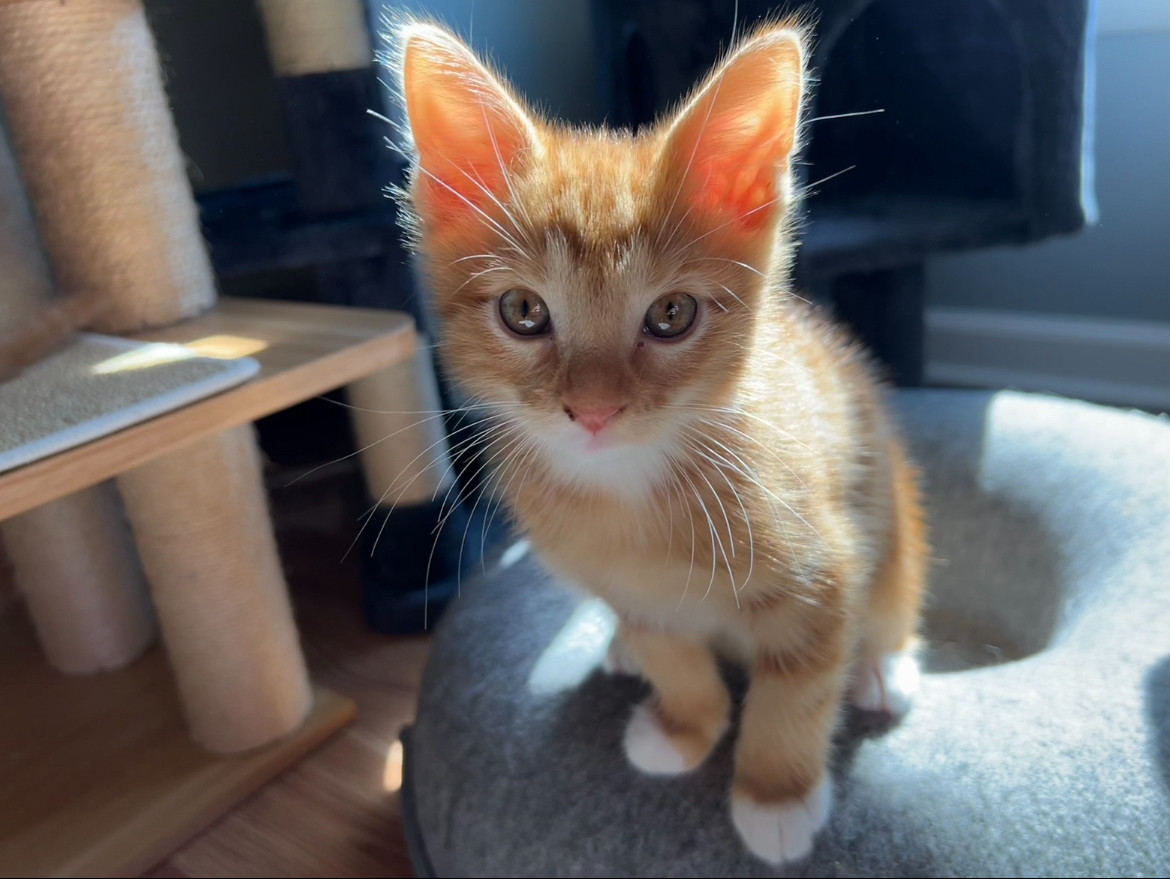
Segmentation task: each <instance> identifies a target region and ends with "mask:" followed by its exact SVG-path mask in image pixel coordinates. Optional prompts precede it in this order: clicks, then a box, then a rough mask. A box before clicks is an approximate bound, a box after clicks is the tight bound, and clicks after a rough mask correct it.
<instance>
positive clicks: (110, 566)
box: [0, 130, 156, 674]
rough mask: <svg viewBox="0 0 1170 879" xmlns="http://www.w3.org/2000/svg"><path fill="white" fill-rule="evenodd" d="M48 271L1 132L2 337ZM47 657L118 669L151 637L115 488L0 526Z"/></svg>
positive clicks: (44, 283)
mask: <svg viewBox="0 0 1170 879" xmlns="http://www.w3.org/2000/svg"><path fill="white" fill-rule="evenodd" d="M51 302H52V286H51V283H50V281H49V273H48V267H47V266H46V264H45V260H44V256H43V254H42V253H41V250H40V243H39V242H38V241H37V236H36V230H35V228H34V227H33V220H32V216H31V214H30V211H29V207H28V202H27V199H26V198H25V193H24V189H23V187H22V186H21V181H20V178H19V175H18V173H17V169H16V165H15V162H14V161H13V157H12V153H11V151H10V150H9V148H8V142H7V138H6V137H5V135H4V131H3V130H0V338H10V337H12V336H14V335H16V334H19V333H21V332H22V331H24V330H26V329H27V327H28V326H29V325H32V324H34V323H35V322H36V321H38V320H39V319H41V318H42V316H43V314H44V313H45V309H46V308H47V307H48V306H49V304H50V303H51ZM0 542H2V543H3V544H4V545H5V547H6V549H7V554H8V556H9V559H10V560H11V562H12V568H13V575H14V580H15V582H16V585H17V588H18V589H19V590H20V592H22V593H23V595H24V597H25V603H26V605H27V607H28V611H29V615H30V616H31V618H32V622H33V626H34V628H35V629H36V631H37V635H38V638H39V640H40V644H41V647H42V649H43V650H44V652H45V656H46V658H47V659H48V660H49V662H50V663H51V664H52V665H53V666H55V667H56V668H57V669H58V670H60V671H63V672H65V673H67V674H91V673H93V672H98V671H106V670H111V669H115V668H119V667H121V666H123V665H125V664H126V663H128V662H130V661H131V660H132V659H134V658H135V657H137V656H138V655H139V654H140V653H142V651H143V650H145V649H146V647H147V646H149V645H150V644H151V643H152V642H153V641H154V639H155V635H156V628H155V621H154V614H153V612H152V610H151V607H150V599H149V597H148V595H147V591H146V583H145V581H144V580H143V578H142V572H141V569H140V567H139V564H138V557H137V555H136V554H135V552H134V544H133V542H132V540H131V539H130V531H129V529H128V527H127V525H126V522H125V518H124V516H123V514H122V508H121V503H120V501H119V498H118V494H117V491H116V490H115V488H114V485H113V483H105V484H102V485H98V486H95V487H94V488H91V489H88V490H86V491H83V492H79V493H78V494H75V495H72V496H70V497H66V498H62V499H60V500H58V501H54V502H53V503H50V504H46V505H44V506H42V507H40V508H38V509H35V510H31V511H30V512H27V513H24V514H23V515H21V516H17V517H16V518H14V519H10V520H8V521H6V522H2V523H0Z"/></svg>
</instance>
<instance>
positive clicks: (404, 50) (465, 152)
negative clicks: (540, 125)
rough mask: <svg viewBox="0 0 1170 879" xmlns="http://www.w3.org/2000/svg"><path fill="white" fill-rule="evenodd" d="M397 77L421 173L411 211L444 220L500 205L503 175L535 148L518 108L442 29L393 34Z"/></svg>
mask: <svg viewBox="0 0 1170 879" xmlns="http://www.w3.org/2000/svg"><path fill="white" fill-rule="evenodd" d="M398 37H399V41H400V48H401V53H400V65H401V68H400V74H401V82H402V93H403V97H404V99H405V101H406V111H407V115H408V116H409V118H410V130H411V135H412V137H413V139H414V146H415V150H416V151H417V153H418V164H419V167H420V169H421V173H420V174H419V176H418V179H417V180H416V183H415V190H414V199H415V203H416V207H417V208H418V209H419V211H420V213H422V214H423V215H424V216H435V215H438V216H439V217H441V218H443V219H458V218H459V217H460V216H464V215H467V214H471V213H474V212H475V210H476V209H477V208H478V209H482V208H483V207H484V206H485V205H486V204H487V203H488V202H490V201H491V200H492V198H493V197H494V198H499V199H502V198H503V196H504V194H505V193H506V191H507V175H508V174H509V173H510V172H511V171H512V170H513V169H514V168H515V167H516V166H517V165H518V164H519V163H520V162H521V161H523V159H524V157H525V156H526V155H527V154H528V153H529V152H531V151H532V150H533V149H534V148H535V147H536V143H537V141H536V130H535V128H534V126H533V124H532V122H531V121H530V120H529V118H528V114H527V113H525V111H524V109H523V107H521V105H520V103H519V102H518V101H517V100H516V99H515V98H514V97H512V95H511V94H510V93H509V91H508V89H507V88H506V87H505V86H504V85H503V84H502V83H501V82H500V81H499V80H498V79H497V78H496V77H495V76H493V75H492V73H491V72H490V71H489V70H488V69H487V68H486V67H485V66H484V65H483V64H481V63H480V62H479V60H478V59H477V58H476V57H475V55H474V54H473V53H472V51H471V50H470V49H468V48H467V46H465V45H464V44H463V43H462V42H461V41H460V40H459V38H458V37H456V36H455V35H454V34H452V33H450V32H449V31H447V30H445V29H443V28H441V27H437V26H435V25H430V24H410V25H406V26H404V27H403V28H401V30H400V31H399V34H398Z"/></svg>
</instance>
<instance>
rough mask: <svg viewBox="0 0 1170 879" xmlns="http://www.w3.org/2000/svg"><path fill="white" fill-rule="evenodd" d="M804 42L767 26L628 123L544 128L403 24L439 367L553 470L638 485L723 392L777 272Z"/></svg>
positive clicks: (782, 265) (424, 30)
mask: <svg viewBox="0 0 1170 879" xmlns="http://www.w3.org/2000/svg"><path fill="white" fill-rule="evenodd" d="M804 54H805V53H804V50H803V39H802V33H801V30H800V29H799V28H798V27H796V26H791V25H784V26H772V27H768V28H765V29H762V30H760V31H758V32H757V33H756V34H755V35H754V36H752V37H751V38H749V39H747V40H746V41H744V42H743V43H742V44H741V45H740V46H739V47H738V48H736V50H735V51H734V52H732V53H731V54H730V55H729V56H728V57H727V58H726V60H725V61H724V62H723V63H722V64H721V65H720V66H719V67H718V68H717V69H716V70H715V71H714V72H713V73H712V74H711V76H710V77H709V78H708V79H707V81H706V82H705V83H703V84H702V85H701V86H700V87H699V88H697V89H696V90H695V92H694V94H693V95H692V96H691V97H690V98H689V99H688V100H687V101H686V102H685V103H684V104H683V105H682V107H681V108H680V109H679V110H678V112H677V113H675V114H673V116H671V117H670V118H667V119H665V120H663V121H662V122H661V123H660V124H658V125H657V126H656V127H654V128H653V129H651V130H648V131H646V132H644V133H640V134H638V135H637V136H633V135H630V134H628V133H625V132H614V131H607V130H580V129H569V128H566V127H563V126H560V125H557V124H555V123H551V122H548V121H545V120H542V119H540V118H538V117H537V116H536V115H535V114H534V113H533V112H532V111H530V110H529V109H528V108H526V107H525V106H524V104H523V103H522V102H521V101H520V100H519V99H518V98H517V97H516V96H515V95H514V94H513V93H512V92H511V90H510V89H509V88H508V87H507V86H506V85H505V84H504V83H503V82H502V81H501V80H500V78H499V77H497V76H496V75H494V74H493V73H492V72H491V71H490V70H489V69H488V68H487V67H485V66H484V65H483V64H482V63H480V62H479V61H478V60H477V59H476V57H475V56H474V55H473V54H472V52H471V51H470V50H469V49H468V48H467V47H466V46H465V45H464V44H463V43H461V42H460V41H459V40H458V39H457V38H456V37H455V36H453V35H452V34H450V33H449V32H448V31H446V30H443V29H441V28H439V27H435V26H432V25H423V24H411V25H407V26H405V27H403V28H401V30H400V32H399V52H398V55H397V59H398V60H397V67H398V70H399V73H400V84H401V88H402V94H403V96H404V99H405V104H406V109H407V114H408V117H409V121H410V130H411V135H412V139H413V144H414V150H415V159H416V161H415V165H414V171H413V174H412V178H411V183H410V186H409V191H408V193H407V195H408V199H407V204H408V208H409V214H410V219H411V222H412V231H413V232H414V234H415V242H416V245H417V248H418V250H419V252H420V255H421V257H422V261H423V267H424V268H425V270H426V272H427V274H428V276H429V281H430V285H431V291H430V292H431V296H432V298H433V304H434V306H435V309H436V312H437V314H438V317H439V321H440V332H441V335H442V340H441V341H442V348H441V350H442V356H443V360H444V365H445V367H446V369H447V371H448V372H449V373H450V374H451V376H452V377H453V378H454V379H455V380H456V381H457V382H458V383H459V384H461V385H462V387H463V388H464V390H465V391H467V392H468V393H469V394H471V395H473V397H474V398H476V399H477V400H479V401H482V402H484V403H487V404H488V405H490V406H492V407H493V408H495V409H496V410H497V411H498V412H500V413H502V414H504V415H505V416H507V417H508V418H509V419H510V420H511V422H512V423H513V424H514V425H515V426H516V427H517V428H518V429H519V430H520V431H522V435H523V436H524V437H525V438H527V439H528V440H530V441H532V442H534V443H535V446H536V448H538V449H540V450H541V454H542V455H543V456H544V458H545V463H546V464H547V465H548V466H549V467H551V468H552V470H553V471H554V472H555V473H557V474H558V475H559V476H561V477H563V478H564V479H565V480H567V481H572V482H575V483H578V484H580V485H585V486H587V485H590V484H593V485H597V486H606V487H610V488H622V489H628V490H631V491H639V490H641V489H643V488H645V487H646V486H648V485H650V484H653V483H654V481H655V479H656V477H657V475H658V474H659V473H661V472H662V471H663V470H664V469H665V467H666V461H667V456H669V455H678V454H681V453H683V452H684V450H685V447H686V440H685V432H686V429H687V425H688V424H690V423H692V422H693V421H694V420H695V419H696V418H699V417H702V415H703V413H709V412H710V410H711V409H717V408H721V407H725V406H727V405H728V404H729V402H730V396H731V394H732V393H733V390H734V388H735V387H736V385H737V380H738V378H739V376H740V373H741V371H742V369H743V367H744V361H745V357H746V351H747V348H748V345H749V343H750V342H751V340H752V338H753V336H754V335H755V333H756V332H757V330H758V328H759V327H758V322H759V321H761V320H765V319H766V318H765V317H763V315H764V313H765V312H766V311H767V310H768V308H769V302H770V301H772V300H774V298H775V296H776V295H777V290H776V282H778V281H780V280H782V279H783V276H784V274H785V273H786V272H787V269H788V259H789V251H790V248H789V243H788V233H787V226H786V217H787V216H788V215H789V213H790V210H791V207H792V205H791V201H792V189H791V186H790V163H791V158H792V154H793V151H794V149H795V147H796V139H797V133H798V123H799V116H800V108H801V100H802V94H803V80H804V63H803V58H804Z"/></svg>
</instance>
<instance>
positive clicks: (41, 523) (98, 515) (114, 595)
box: [0, 0, 311, 752]
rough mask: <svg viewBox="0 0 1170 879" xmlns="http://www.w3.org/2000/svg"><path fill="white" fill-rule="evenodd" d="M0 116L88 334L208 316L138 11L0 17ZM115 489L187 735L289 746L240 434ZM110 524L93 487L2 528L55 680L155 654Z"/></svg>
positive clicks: (121, 7)
mask: <svg viewBox="0 0 1170 879" xmlns="http://www.w3.org/2000/svg"><path fill="white" fill-rule="evenodd" d="M0 99H2V100H3V105H4V111H5V116H6V119H7V125H8V129H9V133H10V137H11V140H12V145H13V151H14V153H15V154H16V156H17V160H18V163H19V166H20V170H21V174H22V176H23V178H24V180H25V182H26V185H27V188H28V192H29V197H30V200H31V202H32V206H33V211H34V213H35V215H36V219H37V224H38V227H39V230H40V236H41V239H42V241H43V242H44V246H45V250H46V251H47V255H48V257H49V261H50V263H51V266H52V271H53V274H54V276H55V279H56V281H57V284H58V286H59V287H60V288H61V289H63V290H66V291H68V290H82V289H85V290H92V291H95V293H96V294H97V295H99V296H100V298H101V300H102V301H103V303H104V306H105V307H104V309H103V311H102V313H101V315H100V316H99V317H98V319H97V320H96V321H95V322H94V327H95V328H96V329H99V330H102V331H107V332H128V331H134V330H140V329H143V328H147V327H158V326H163V325H167V324H171V323H174V322H176V321H180V320H182V319H184V318H188V317H192V316H194V315H197V314H199V313H200V312H203V311H205V310H207V309H208V308H210V307H211V306H212V305H213V304H214V302H215V287H214V281H213V277H212V272H211V268H210V265H209V263H208V260H207V255H206V252H205V249H204V246H203V243H202V239H201V237H200V232H199V226H198V218H197V213H196V209H195V206H194V203H193V201H192V198H191V192H190V188H189V184H188V183H187V179H186V176H185V173H184V168H183V158H182V155H181V153H180V151H179V148H178V144H177V140H176V136H175V131H174V126H173V123H172V121H171V118H170V114H169V112H168V110H167V99H166V95H165V93H164V91H163V87H162V81H161V77H160V73H159V66H158V58H157V54H156V51H155V47H154V42H153V38H152V36H151V33H150V30H149V27H148V25H147V22H146V17H145V13H144V11H143V8H142V5H141V3H140V2H138V0H100V2H87V3H68V4H62V3H58V2H55V0H23V2H3V3H0ZM33 258H34V257H31V256H30V257H29V259H33ZM28 271H29V273H30V274H33V275H37V274H38V272H37V271H36V269H35V268H30V269H29V270H28ZM39 274H41V275H42V276H43V272H41V273H39ZM45 288H47V284H46V285H45ZM119 487H120V488H121V490H122V495H123V497H124V502H125V508H126V515H127V517H128V519H129V521H130V523H131V524H132V525H133V532H134V539H135V541H136V543H137V549H138V554H139V555H140V557H141V559H142V564H143V568H144V570H145V574H146V577H147V579H148V581H149V584H150V590H151V593H152V595H153V598H154V606H155V608H156V609H157V613H158V620H159V626H160V628H161V631H162V634H163V639H164V641H165V643H166V646H167V648H168V651H169V653H170V657H171V663H172V665H173V668H174V671H175V676H176V679H177V683H178V688H179V693H180V697H181V700H182V702H183V706H184V710H185V713H186V716H187V718H188V722H189V726H190V729H191V732H192V735H193V737H194V738H195V739H196V740H197V741H198V742H199V743H200V744H202V745H204V746H205V747H207V748H209V749H211V750H214V751H221V752H237V751H243V750H247V749H251V748H254V747H257V746H259V745H263V744H266V743H268V742H271V741H273V740H274V739H277V738H279V737H281V736H284V735H286V734H288V733H290V732H292V731H293V730H294V729H296V728H297V727H298V726H299V725H300V723H301V722H302V721H303V720H304V718H305V716H306V715H307V713H308V711H309V708H310V702H311V699H310V689H309V682H308V676H307V672H306V669H305V665H304V659H303V657H302V655H301V652H300V649H299V646H298V643H297V636H296V631H295V628H294V626H293V622H292V615H291V611H290V608H289V605H288V599H287V596H286V592H285V584H284V580H283V576H282V574H281V570H280V564H279V560H278V558H277V556H276V550H275V544H274V541H273V537H272V532H271V526H270V524H269V522H268V517H267V510H266V507H265V499H264V496H263V492H262V485H261V482H260V466H259V456H258V453H257V450H256V447H255V442H254V440H253V438H252V436H251V434H250V433H249V431H248V429H247V428H237V429H234V430H231V431H227V432H225V433H222V434H219V435H216V436H213V437H211V438H208V439H204V440H201V441H198V442H196V443H194V444H192V445H189V446H187V447H185V448H182V449H180V450H178V451H175V452H173V453H170V454H167V455H164V456H162V457H159V458H156V459H155V460H153V461H151V462H150V463H148V464H145V465H143V466H141V467H138V468H137V469H133V470H130V471H129V472H127V473H125V474H124V475H123V476H121V477H120V478H119ZM180 508H181V509H180ZM119 519H120V512H119V510H118V504H117V499H116V493H115V492H114V491H113V489H112V487H111V486H109V485H106V486H98V487H97V488H94V489H91V490H89V491H87V492H84V493H82V494H80V495H74V496H71V497H67V498H65V499H62V500H60V501H56V502H54V503H53V504H50V505H47V506H46V507H42V508H40V509H37V510H34V511H32V512H29V513H26V514H24V515H23V516H21V517H18V518H17V519H16V520H14V521H12V522H9V523H8V524H7V525H6V526H5V528H4V538H5V542H6V544H7V546H8V551H9V554H10V556H12V558H13V561H14V565H15V568H16V571H17V574H18V578H19V582H20V585H21V588H22V589H23V591H24V592H25V593H26V595H27V596H28V604H29V608H30V611H31V613H32V614H33V616H34V620H35V625H36V628H37V630H38V632H40V633H41V640H42V645H43V647H44V648H45V649H46V652H47V653H48V655H49V657H50V659H51V661H53V662H54V664H55V665H57V666H58V667H59V668H61V669H63V670H67V671H74V672H92V671H96V670H99V669H101V668H109V667H113V666H117V665H121V664H123V663H125V662H127V661H129V660H130V659H132V658H134V656H136V655H137V654H138V653H140V652H141V651H142V649H143V648H144V647H145V646H146V645H147V644H148V643H149V641H150V640H151V636H152V634H153V623H152V621H151V617H150V612H149V605H148V603H147V602H146V601H144V600H143V598H144V596H143V595H142V593H141V589H140V586H139V584H140V582H141V579H140V577H138V576H135V575H134V571H135V569H136V566H137V561H136V560H135V559H134V558H133V555H132V553H131V552H130V548H129V545H128V541H126V540H124V539H123V538H122V537H120V536H119V534H120V532H119V527H120V526H119V525H118V524H117V523H118V522H119ZM196 537H197V538H198V539H197V540H196V539H194V538H196ZM119 544H121V545H122V546H123V547H124V549H122V550H121V551H118V550H116V549H114V547H117V546H118V545H119ZM208 546H214V547H216V552H215V553H214V554H212V553H209V552H208V551H207V547H208ZM78 571H86V572H89V573H90V577H89V581H88V582H85V581H77V580H75V579H74V578H75V576H76V573H77V572H78ZM245 584H246V588H245ZM95 631H97V632H101V633H103V635H102V636H101V637H95V636H94V633H95Z"/></svg>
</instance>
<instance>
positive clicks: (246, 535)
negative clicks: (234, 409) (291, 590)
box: [120, 426, 311, 752]
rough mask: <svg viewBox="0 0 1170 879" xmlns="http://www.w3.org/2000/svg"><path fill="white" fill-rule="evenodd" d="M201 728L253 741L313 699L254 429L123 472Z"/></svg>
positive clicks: (234, 742) (286, 725) (187, 702)
mask: <svg viewBox="0 0 1170 879" xmlns="http://www.w3.org/2000/svg"><path fill="white" fill-rule="evenodd" d="M120 482H121V486H122V493H123V495H124V497H125V499H126V509H127V512H128V513H129V515H130V520H131V522H132V523H133V525H134V533H135V536H136V537H137V539H138V546H139V551H140V553H141V555H142V563H143V566H144V567H145V569H146V574H147V577H148V578H149V580H150V584H151V590H152V592H153V595H154V601H155V606H156V607H157V609H158V616H159V623H160V625H161V628H162V633H163V641H164V642H165V644H166V645H167V650H168V652H169V653H170V657H171V664H172V666H173V667H174V670H175V676H176V678H177V680H178V685H179V692H180V695H181V696H182V700H183V705H184V709H185V711H186V714H187V719H188V723H189V725H190V728H191V735H192V737H193V738H194V739H195V740H196V741H197V742H199V743H200V744H201V745H203V746H204V747H206V748H208V749H210V750H213V751H219V752H237V751H244V750H247V749H250V748H254V747H257V746H259V745H263V744H267V743H268V742H270V741H272V740H274V739H276V738H279V737H281V736H284V735H287V734H288V733H291V732H293V731H294V730H295V729H296V728H297V727H298V726H299V725H300V723H301V721H302V720H303V719H304V718H305V716H306V715H307V713H308V711H309V707H310V701H311V697H310V690H309V681H308V674H307V672H306V669H305V663H304V658H303V656H302V655H301V651H300V645H299V643H298V638H297V631H296V628H295V625H294V623H293V617H292V610H291V608H290V606H289V601H288V596H287V593H286V588H285V582H284V576H283V574H282V572H281V569H280V562H279V559H278V557H277V553H276V543H275V540H274V538H273V534H272V526H271V524H270V521H269V518H268V509H267V504H266V502H265V498H264V493H263V491H262V489H261V472H260V460H259V454H258V452H257V449H256V444H255V441H254V439H253V435H252V428H251V427H250V426H249V427H240V428H235V429H233V430H230V431H227V432H226V433H223V434H219V435H217V436H214V437H211V438H208V439H204V440H200V441H199V442H198V443H196V444H194V445H192V446H189V447H187V448H184V449H182V450H180V451H178V452H174V453H172V454H169V455H166V456H164V457H162V458H158V459H156V460H154V461H151V462H150V463H147V464H144V465H142V466H141V467H139V468H137V469H136V470H133V471H131V472H129V473H127V474H124V475H123V476H122V477H121V478H120Z"/></svg>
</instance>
